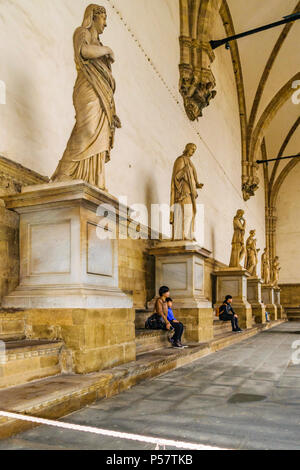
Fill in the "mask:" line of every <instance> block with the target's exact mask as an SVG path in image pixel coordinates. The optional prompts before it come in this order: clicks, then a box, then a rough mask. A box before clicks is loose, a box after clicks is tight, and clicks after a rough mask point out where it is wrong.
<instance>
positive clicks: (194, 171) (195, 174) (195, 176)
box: [191, 162, 204, 189]
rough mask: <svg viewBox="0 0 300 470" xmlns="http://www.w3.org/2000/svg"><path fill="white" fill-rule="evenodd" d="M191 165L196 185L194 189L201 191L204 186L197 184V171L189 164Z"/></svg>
mask: <svg viewBox="0 0 300 470" xmlns="http://www.w3.org/2000/svg"><path fill="white" fill-rule="evenodd" d="M191 164H192V168H193V174H194V178H195V183H196V188H197V189H202V188H203V186H204V184H202V183H199V180H198V175H197V170H196V168H195V165H194V164H193V163H192V162H191Z"/></svg>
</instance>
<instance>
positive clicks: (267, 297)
mask: <svg viewBox="0 0 300 470" xmlns="http://www.w3.org/2000/svg"><path fill="white" fill-rule="evenodd" d="M262 301H263V303H264V304H265V307H266V312H268V313H269V315H270V320H277V307H276V305H275V300H274V287H273V286H271V285H270V284H263V285H262Z"/></svg>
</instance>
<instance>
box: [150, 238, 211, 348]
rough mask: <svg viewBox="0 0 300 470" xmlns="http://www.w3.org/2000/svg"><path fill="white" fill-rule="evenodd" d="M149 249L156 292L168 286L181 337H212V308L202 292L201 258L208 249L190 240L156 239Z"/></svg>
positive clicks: (204, 338)
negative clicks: (180, 325)
mask: <svg viewBox="0 0 300 470" xmlns="http://www.w3.org/2000/svg"><path fill="white" fill-rule="evenodd" d="M149 252H150V254H152V255H154V256H155V285H156V293H157V294H158V291H159V288H160V287H161V286H163V285H165V286H168V287H169V289H170V294H171V297H172V299H173V308H174V313H175V316H176V318H177V319H178V320H180V321H182V323H184V325H185V339H186V340H188V341H196V342H201V341H208V340H210V339H212V337H213V309H212V305H211V302H209V300H208V299H207V298H205V295H204V292H205V285H204V280H205V276H204V260H205V259H206V258H207V257H209V256H210V252H209V251H208V250H206V249H204V248H202V247H200V246H199V245H198V244H197V243H196V242H192V241H191V242H189V241H163V242H157V243H155V246H154V247H153V248H152V249H151V250H150V251H149ZM154 302H155V299H153V300H152V301H151V302H149V305H148V306H149V308H152V307H153V306H154Z"/></svg>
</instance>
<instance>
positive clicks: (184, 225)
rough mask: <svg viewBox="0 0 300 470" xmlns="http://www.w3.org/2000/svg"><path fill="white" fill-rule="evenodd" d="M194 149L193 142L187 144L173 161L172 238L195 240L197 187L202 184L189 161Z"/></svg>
mask: <svg viewBox="0 0 300 470" xmlns="http://www.w3.org/2000/svg"><path fill="white" fill-rule="evenodd" d="M196 149H197V147H196V145H195V144H187V146H186V147H185V150H184V152H183V154H182V155H181V156H180V157H178V158H177V159H176V161H175V163H174V168H173V175H172V183H171V214H170V223H171V224H172V225H173V230H172V232H173V240H194V241H195V240H196V238H195V217H196V213H197V205H196V199H197V197H198V192H197V189H202V188H203V184H201V183H199V182H198V177H197V172H196V168H195V167H194V165H193V163H192V161H191V158H192V156H193V155H194V153H195V152H196Z"/></svg>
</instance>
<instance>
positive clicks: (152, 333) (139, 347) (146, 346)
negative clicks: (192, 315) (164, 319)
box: [135, 328, 171, 354]
mask: <svg viewBox="0 0 300 470" xmlns="http://www.w3.org/2000/svg"><path fill="white" fill-rule="evenodd" d="M135 344H136V353H137V354H143V353H145V352H148V351H154V350H156V349H161V348H164V347H168V346H170V343H169V341H168V332H167V331H163V330H146V329H145V328H144V329H137V330H135ZM170 347H171V346H170Z"/></svg>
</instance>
